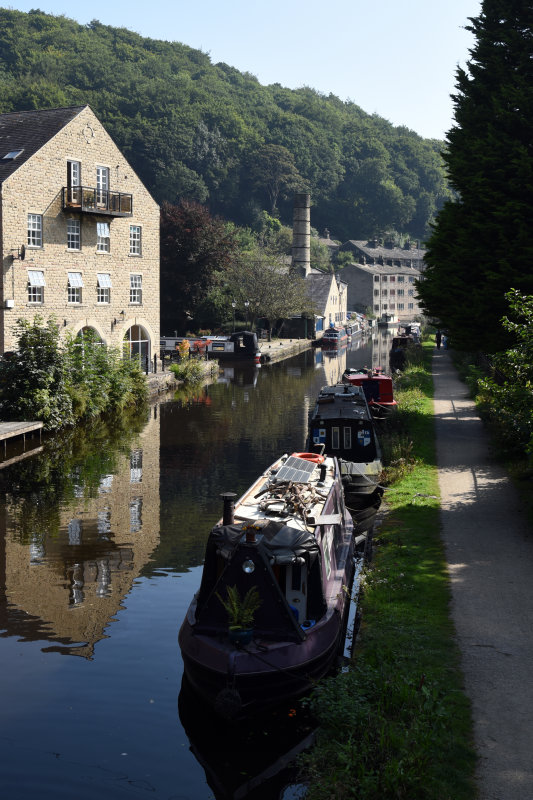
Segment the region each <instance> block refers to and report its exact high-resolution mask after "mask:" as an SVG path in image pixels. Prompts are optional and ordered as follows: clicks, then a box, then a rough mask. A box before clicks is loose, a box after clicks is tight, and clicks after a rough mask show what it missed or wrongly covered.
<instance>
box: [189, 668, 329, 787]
mask: <svg viewBox="0 0 533 800" xmlns="http://www.w3.org/2000/svg"><path fill="white" fill-rule="evenodd" d="M178 707H179V715H180V721H181V724H182V725H183V728H184V730H185V732H186V734H187V736H188V738H189V742H190V748H191V753H192V754H193V755H194V757H195V758H196V760H197V761H198V763H199V764H200V765H201V766H202V768H203V769H204V770H205V775H206V780H207V783H208V785H209V786H210V788H211V789H212V790H213V793H214V797H215V798H216V800H243V799H244V798H246V799H247V800H271V798H273V797H278V798H279V797H281V796H282V793H283V792H284V790H285V789H288V787H290V786H292V785H293V784H294V783H295V782H296V781H297V780H298V774H297V770H296V768H295V767H294V766H291V764H294V760H295V759H296V757H297V755H298V754H299V753H301V752H303V751H304V750H306V749H308V748H309V747H311V745H312V744H313V741H314V722H313V719H312V718H311V716H310V715H309V713H308V712H306V710H305V709H303V708H301V707H300V706H298V707H297V708H293V707H291V706H287V705H284V706H280V707H278V708H276V709H274V710H273V711H272V712H271V713H268V714H263V715H262V716H260V717H256V718H254V719H253V720H251V721H249V722H244V723H243V722H241V723H240V724H239V725H238V726H236V725H235V724H232V723H230V722H227V721H224V720H221V719H218V718H214V717H213V714H212V711H210V709H208V707H207V706H203V705H202V703H199V702H198V698H197V696H196V695H195V694H194V693H193V692H192V690H191V689H190V687H189V686H188V684H187V681H186V680H184V681H183V683H182V687H181V691H180V695H179V701H178ZM284 796H288V794H287V795H284Z"/></svg>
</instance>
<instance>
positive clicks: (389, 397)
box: [342, 369, 398, 418]
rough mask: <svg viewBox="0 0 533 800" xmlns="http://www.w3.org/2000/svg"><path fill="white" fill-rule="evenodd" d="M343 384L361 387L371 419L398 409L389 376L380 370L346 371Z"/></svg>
mask: <svg viewBox="0 0 533 800" xmlns="http://www.w3.org/2000/svg"><path fill="white" fill-rule="evenodd" d="M342 382H343V383H349V384H351V385H352V386H361V387H362V389H363V392H364V393H365V397H366V400H367V403H368V407H369V409H370V412H371V414H372V416H373V417H375V418H380V417H384V416H385V415H386V414H387V413H388V412H390V411H393V410H394V409H396V408H397V407H398V403H397V402H396V400H395V399H394V394H393V384H392V378H391V377H390V375H384V374H383V373H382V372H381V371H380V370H370V369H369V370H359V369H347V370H346V371H345V372H344V375H343V376H342Z"/></svg>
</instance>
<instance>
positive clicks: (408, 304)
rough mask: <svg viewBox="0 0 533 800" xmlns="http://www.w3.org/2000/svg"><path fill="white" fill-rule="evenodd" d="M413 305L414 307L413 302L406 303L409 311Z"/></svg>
mask: <svg viewBox="0 0 533 800" xmlns="http://www.w3.org/2000/svg"><path fill="white" fill-rule="evenodd" d="M414 307H415V304H414V303H407V308H408V310H409V311H412V310H413V308H414Z"/></svg>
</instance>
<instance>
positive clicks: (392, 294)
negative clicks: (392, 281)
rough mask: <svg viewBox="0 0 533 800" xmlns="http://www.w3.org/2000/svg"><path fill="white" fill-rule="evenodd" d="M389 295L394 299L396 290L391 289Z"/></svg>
mask: <svg viewBox="0 0 533 800" xmlns="http://www.w3.org/2000/svg"><path fill="white" fill-rule="evenodd" d="M389 294H390V296H391V297H394V295H395V294H396V289H391V290H390V292H389Z"/></svg>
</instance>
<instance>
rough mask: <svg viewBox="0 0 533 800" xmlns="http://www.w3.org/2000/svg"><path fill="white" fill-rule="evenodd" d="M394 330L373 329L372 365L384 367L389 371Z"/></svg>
mask: <svg viewBox="0 0 533 800" xmlns="http://www.w3.org/2000/svg"><path fill="white" fill-rule="evenodd" d="M394 332H395V331H394V330H389V329H388V328H374V329H373V331H372V366H373V367H383V369H384V370H385V371H386V372H387V371H388V367H389V354H390V349H391V347H392V337H393V333H394Z"/></svg>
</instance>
